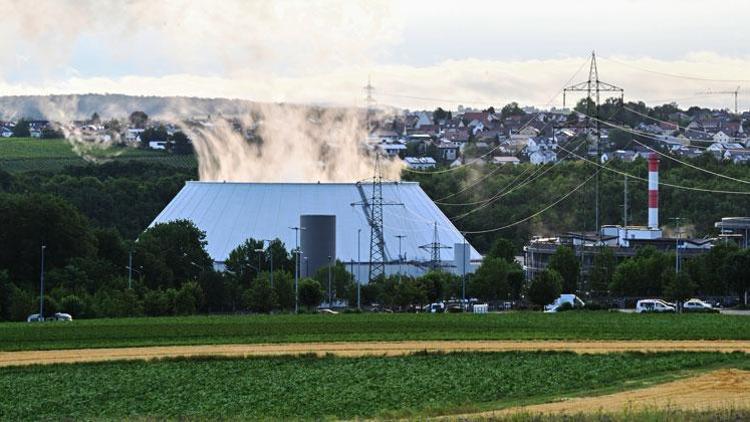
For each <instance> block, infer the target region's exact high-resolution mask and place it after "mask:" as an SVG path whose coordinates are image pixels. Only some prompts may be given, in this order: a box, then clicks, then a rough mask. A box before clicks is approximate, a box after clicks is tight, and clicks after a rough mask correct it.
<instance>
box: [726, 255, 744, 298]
mask: <svg viewBox="0 0 750 422" xmlns="http://www.w3.org/2000/svg"><path fill="white" fill-rule="evenodd" d="M723 273H724V274H725V276H726V277H727V281H728V282H729V286H730V287H731V289H732V290H733V291H735V292H737V294H738V295H739V296H740V297H741V298H742V301H743V303H745V304H747V300H748V297H747V295H748V290H750V249H745V250H742V251H739V250H738V251H734V252H733V253H732V254H731V255H729V256H728V259H727V260H726V264H725V266H724V271H723Z"/></svg>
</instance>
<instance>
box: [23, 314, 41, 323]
mask: <svg viewBox="0 0 750 422" xmlns="http://www.w3.org/2000/svg"><path fill="white" fill-rule="evenodd" d="M42 321H44V317H43V316H41V315H39V314H31V315H29V316H28V317H26V322H42Z"/></svg>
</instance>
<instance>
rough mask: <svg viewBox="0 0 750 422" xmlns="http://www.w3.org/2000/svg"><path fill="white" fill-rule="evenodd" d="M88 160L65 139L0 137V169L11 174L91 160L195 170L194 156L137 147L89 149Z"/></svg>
mask: <svg viewBox="0 0 750 422" xmlns="http://www.w3.org/2000/svg"><path fill="white" fill-rule="evenodd" d="M86 156H87V158H88V159H89V160H88V161H87V160H86V159H84V158H83V157H81V156H80V155H78V154H76V153H75V152H74V151H73V147H72V146H71V144H70V143H69V142H68V141H66V140H65V139H35V138H0V169H2V170H5V171H7V172H11V173H18V172H24V171H35V170H41V171H58V170H62V169H63V168H65V167H66V166H82V165H86V164H87V163H89V162H90V160H99V161H101V160H104V161H106V160H114V161H120V160H122V161H127V160H138V161H149V162H159V163H163V164H168V165H172V166H177V167H195V166H196V165H197V163H196V161H195V157H193V156H192V155H187V156H179V155H173V154H169V153H167V152H163V151H149V150H141V149H137V148H127V147H112V148H108V149H99V148H91V149H88V150H87V151H86Z"/></svg>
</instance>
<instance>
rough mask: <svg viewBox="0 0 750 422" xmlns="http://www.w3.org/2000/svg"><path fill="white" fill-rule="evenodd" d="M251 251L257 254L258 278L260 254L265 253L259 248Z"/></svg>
mask: <svg viewBox="0 0 750 422" xmlns="http://www.w3.org/2000/svg"><path fill="white" fill-rule="evenodd" d="M253 251H254V252H255V253H257V254H258V277H260V254H262V253H263V252H265V250H264V249H263V248H262V247H261V248H257V249H253Z"/></svg>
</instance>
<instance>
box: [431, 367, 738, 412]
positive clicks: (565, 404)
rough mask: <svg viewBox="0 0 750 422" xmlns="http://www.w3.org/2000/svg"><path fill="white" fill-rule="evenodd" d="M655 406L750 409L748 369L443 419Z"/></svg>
mask: <svg viewBox="0 0 750 422" xmlns="http://www.w3.org/2000/svg"><path fill="white" fill-rule="evenodd" d="M654 409H657V410H658V409H662V410H663V409H672V410H687V411H692V410H697V411H700V410H716V409H750V371H742V370H737V369H721V370H718V371H714V372H709V373H707V374H703V375H699V376H696V377H691V378H686V379H682V380H678V381H672V382H667V383H664V384H659V385H654V386H651V387H647V388H641V389H638V390H631V391H623V392H620V393H615V394H607V395H603V396H596V397H578V398H571V399H567V400H564V401H559V402H553V403H545V404H538V405H531V406H522V407H514V408H508V409H503V410H498V411H493V412H483V413H476V414H469V415H454V416H449V417H446V418H445V419H450V420H453V419H458V420H467V419H483V420H484V419H491V418H492V417H493V416H495V417H500V416H508V415H511V414H516V413H523V414H529V415H535V414H553V415H575V414H580V413H599V412H601V413H615V414H616V413H619V412H623V411H639V410H654Z"/></svg>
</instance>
